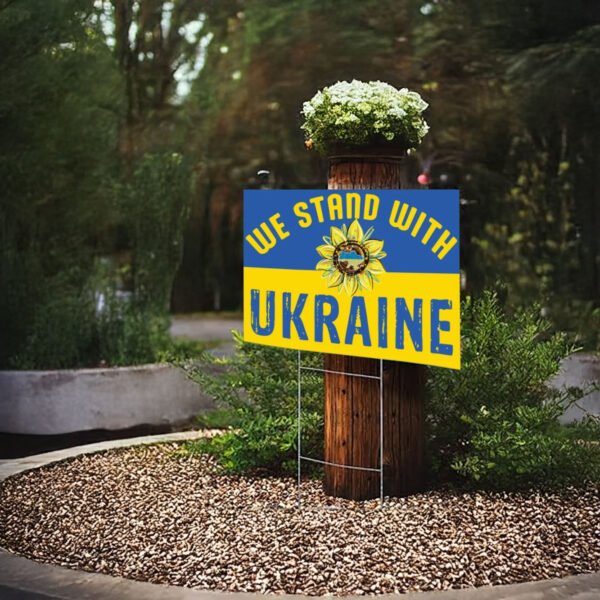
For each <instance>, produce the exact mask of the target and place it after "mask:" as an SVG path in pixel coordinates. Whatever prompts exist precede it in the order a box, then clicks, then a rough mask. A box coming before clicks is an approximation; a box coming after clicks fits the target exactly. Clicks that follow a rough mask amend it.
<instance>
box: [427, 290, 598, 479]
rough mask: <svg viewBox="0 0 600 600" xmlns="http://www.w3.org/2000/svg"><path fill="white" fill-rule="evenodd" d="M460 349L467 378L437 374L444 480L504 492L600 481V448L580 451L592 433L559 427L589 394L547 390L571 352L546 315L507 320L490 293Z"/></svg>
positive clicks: (436, 430) (434, 415) (432, 423)
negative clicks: (567, 412) (458, 479)
mask: <svg viewBox="0 0 600 600" xmlns="http://www.w3.org/2000/svg"><path fill="white" fill-rule="evenodd" d="M461 347H462V368H461V370H460V371H453V370H448V369H436V368H434V369H432V370H431V378H430V380H429V397H430V406H429V410H428V419H429V430H430V437H429V445H430V452H431V457H432V463H433V466H434V469H435V471H437V474H438V476H439V477H440V478H441V479H447V478H449V477H451V476H452V472H455V473H458V474H459V475H461V476H462V477H463V478H464V479H463V483H467V484H475V485H478V486H481V487H486V488H492V489H503V490H510V489H519V488H524V487H530V486H540V487H544V486H545V487H557V486H561V485H569V484H584V483H586V482H587V481H590V480H593V481H598V480H600V446H598V445H596V444H590V443H587V442H583V441H582V440H585V439H586V438H588V439H589V437H590V428H592V429H593V423H587V424H585V425H574V426H572V427H569V428H567V427H565V426H563V425H561V424H560V423H559V421H558V417H559V416H560V415H561V414H562V413H563V411H564V410H565V407H567V406H568V405H569V404H570V403H573V402H576V401H577V400H578V399H579V398H581V397H582V396H583V395H584V394H586V393H587V392H588V391H589V390H585V389H580V388H570V389H566V390H557V389H554V388H552V387H551V386H550V385H549V383H548V380H549V379H550V378H551V377H552V376H553V375H555V374H556V373H557V372H558V370H559V367H560V361H561V360H562V359H563V358H565V357H566V356H568V355H569V354H570V353H571V352H572V351H573V348H572V347H570V346H569V345H568V343H567V341H566V338H565V336H564V335H563V334H559V333H555V334H551V332H550V331H549V325H548V323H547V322H546V321H544V320H543V319H541V318H540V316H539V309H537V308H536V307H532V308H530V309H527V310H522V311H520V312H518V313H516V314H514V315H511V316H510V317H507V315H505V314H504V312H503V310H502V308H501V306H500V304H499V302H498V299H497V297H496V296H495V295H494V294H492V293H489V292H488V293H486V294H484V296H483V297H482V298H481V299H479V300H476V301H472V300H471V299H467V300H466V301H465V302H464V304H463V307H462V342H461ZM596 431H600V428H597V430H596ZM593 435H595V434H593ZM593 435H592V437H593Z"/></svg>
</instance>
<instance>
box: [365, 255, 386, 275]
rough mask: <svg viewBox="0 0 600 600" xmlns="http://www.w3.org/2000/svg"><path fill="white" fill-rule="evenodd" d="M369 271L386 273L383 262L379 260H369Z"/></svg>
mask: <svg viewBox="0 0 600 600" xmlns="http://www.w3.org/2000/svg"><path fill="white" fill-rule="evenodd" d="M367 269H368V270H369V272H370V273H385V269H384V268H383V265H382V264H381V261H380V260H378V259H377V258H369V263H368V264H367Z"/></svg>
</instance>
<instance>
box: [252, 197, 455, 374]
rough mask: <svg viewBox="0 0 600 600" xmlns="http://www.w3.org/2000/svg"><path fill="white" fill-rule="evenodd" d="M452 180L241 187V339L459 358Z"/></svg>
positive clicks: (426, 358)
mask: <svg viewBox="0 0 600 600" xmlns="http://www.w3.org/2000/svg"><path fill="white" fill-rule="evenodd" d="M458 209H459V203H458V191H457V190H246V191H245V192H244V338H245V340H246V341H249V342H255V343H258V344H266V345H269V346H280V347H284V348H294V349H299V350H310V351H313V352H328V353H332V354H347V355H351V356H364V357H371V358H384V359H388V360H398V361H404V362H412V363H422V364H428V365H436V366H441V367H450V368H453V369H459V368H460V289H459V287H460V285H459V280H460V275H459V261H458V255H459V220H458Z"/></svg>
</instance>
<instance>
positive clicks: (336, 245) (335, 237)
mask: <svg viewBox="0 0 600 600" xmlns="http://www.w3.org/2000/svg"><path fill="white" fill-rule="evenodd" d="M373 232H374V229H373V227H371V228H369V229H368V230H367V231H366V233H365V232H363V229H362V227H361V226H360V223H359V222H358V219H354V221H352V223H351V224H350V227H348V228H346V225H345V224H344V225H342V227H341V228H339V227H332V228H331V235H330V236H329V237H328V236H323V241H324V242H325V243H324V244H322V245H321V246H317V252H318V253H319V254H320V255H321V256H322V257H323V259H322V260H320V261H319V262H318V263H317V266H316V269H317V271H323V277H325V278H326V279H327V286H328V287H337V288H338V293H339V292H341V291H342V289H345V290H346V292H347V293H348V295H350V296H353V295H354V294H355V293H356V292H357V291H358V290H361V289H365V290H372V289H373V283H379V280H378V279H377V275H378V274H379V273H383V272H384V271H385V269H384V268H383V265H382V264H381V259H382V258H384V257H385V256H387V254H386V253H385V252H383V240H372V239H371V236H372V235H373Z"/></svg>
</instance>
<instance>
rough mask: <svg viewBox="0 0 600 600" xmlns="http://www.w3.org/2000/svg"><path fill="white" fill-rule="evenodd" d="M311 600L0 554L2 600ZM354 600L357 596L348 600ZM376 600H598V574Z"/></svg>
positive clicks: (22, 464) (56, 457) (102, 446)
mask: <svg viewBox="0 0 600 600" xmlns="http://www.w3.org/2000/svg"><path fill="white" fill-rule="evenodd" d="M204 435H206V433H205V432H202V431H195V432H194V431H185V432H180V433H169V434H164V435H152V436H146V437H137V438H129V439H125V440H110V441H105V442H99V443H96V444H89V445H86V446H76V447H74V448H67V449H64V450H58V451H55V452H47V453H45V454H38V455H37V456H29V457H25V458H17V459H10V460H2V461H0V481H2V480H3V479H6V478H7V477H10V476H11V475H16V474H17V473H22V472H24V471H28V470H31V469H36V468H39V467H42V466H46V465H50V464H52V463H56V462H59V461H62V460H66V459H69V458H73V457H75V456H79V455H80V454H91V453H94V452H102V451H104V450H109V449H112V448H122V447H126V446H133V445H139V444H153V443H157V442H169V441H178V440H184V439H195V438H199V437H202V436H204ZM249 598H253V599H261V600H273V599H274V598H277V599H278V600H309V598H310V599H312V600H314V598H315V597H314V596H310V597H309V596H301V595H274V594H270V595H267V594H255V593H242V592H217V591H202V590H193V589H189V588H182V587H178V586H170V585H163V584H155V583H148V582H145V581H134V580H131V579H123V578H121V577H112V576H110V575H103V574H100V573H88V572H85V571H75V570H72V569H67V568H65V567H59V566H55V565H49V564H44V563H38V562H35V561H33V560H29V559H27V558H23V557H20V556H16V555H15V554H12V553H10V552H7V551H5V550H3V549H0V600H138V599H140V600H142V599H143V600H234V599H236V600H244V599H249ZM347 598H352V599H358V598H361V596H347ZM376 598H377V600H546V599H547V600H563V599H564V600H566V599H573V600H598V598H600V573H590V574H585V575H574V576H570V577H565V578H562V579H548V580H543V581H534V582H527V583H517V584H511V585H501V586H488V587H481V588H475V589H457V590H448V591H443V592H421V593H419V592H412V593H409V594H382V595H380V596H377V597H376Z"/></svg>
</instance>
